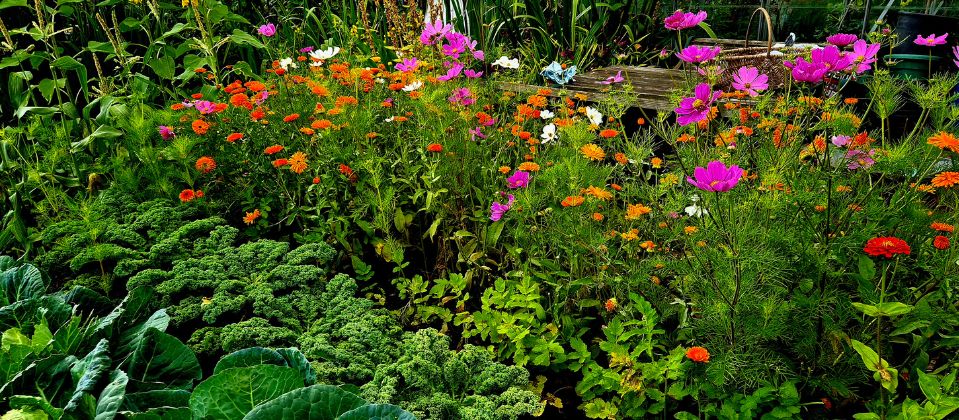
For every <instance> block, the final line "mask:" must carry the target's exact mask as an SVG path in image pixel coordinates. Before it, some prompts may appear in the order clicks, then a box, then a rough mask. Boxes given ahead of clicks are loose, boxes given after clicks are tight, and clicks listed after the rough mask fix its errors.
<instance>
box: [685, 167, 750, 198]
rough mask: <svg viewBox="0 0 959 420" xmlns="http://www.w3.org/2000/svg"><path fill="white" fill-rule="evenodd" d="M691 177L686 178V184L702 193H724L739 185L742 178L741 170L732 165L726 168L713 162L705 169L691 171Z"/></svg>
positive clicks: (697, 168) (698, 168)
mask: <svg viewBox="0 0 959 420" xmlns="http://www.w3.org/2000/svg"><path fill="white" fill-rule="evenodd" d="M693 176H694V177H695V179H694V178H692V177H688V176H687V177H686V182H688V183H690V184H693V185H694V186H695V187H696V188H699V189H701V190H703V191H712V192H726V191H729V190H731V189H733V187H735V186H736V184H738V183H739V180H740V178H742V177H743V170H742V168H740V167H738V166H736V165H733V166H730V167H728V168H727V167H726V164H725V163H722V162H721V161H718V160H714V161H712V162H709V163H708V164H706V167H705V168H703V167H702V166H697V167H696V169H695V170H694V171H693Z"/></svg>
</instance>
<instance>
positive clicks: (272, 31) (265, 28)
mask: <svg viewBox="0 0 959 420" xmlns="http://www.w3.org/2000/svg"><path fill="white" fill-rule="evenodd" d="M256 32H257V33H259V34H260V35H263V36H265V37H271V36H273V35H276V25H274V24H272V23H267V24H266V25H261V26H260V27H259V28H256Z"/></svg>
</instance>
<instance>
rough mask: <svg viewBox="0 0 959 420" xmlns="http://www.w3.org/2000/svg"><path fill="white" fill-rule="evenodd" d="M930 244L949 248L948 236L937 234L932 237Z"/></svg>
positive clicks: (938, 247) (940, 247)
mask: <svg viewBox="0 0 959 420" xmlns="http://www.w3.org/2000/svg"><path fill="white" fill-rule="evenodd" d="M932 246H934V247H936V249H949V238H947V237H945V236H942V235H938V236H936V239H933V241H932Z"/></svg>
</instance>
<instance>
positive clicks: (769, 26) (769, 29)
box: [745, 7, 773, 56]
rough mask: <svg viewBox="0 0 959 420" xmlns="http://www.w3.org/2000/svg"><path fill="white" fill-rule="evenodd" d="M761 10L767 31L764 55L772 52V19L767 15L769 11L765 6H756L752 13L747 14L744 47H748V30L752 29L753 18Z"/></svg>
mask: <svg viewBox="0 0 959 420" xmlns="http://www.w3.org/2000/svg"><path fill="white" fill-rule="evenodd" d="M760 12H762V14H763V17H764V18H766V30H767V32H768V34H767V37H766V55H767V56H768V55H769V54H771V53H772V52H773V20H772V18H770V17H769V12H768V11H766V9H765V8H762V7H757V8H756V10H753V14H751V15H749V23H748V24H747V25H746V41H745V43H746V45H745V47H746V48H749V30H750V29H752V25H753V18H754V17H756V13H760Z"/></svg>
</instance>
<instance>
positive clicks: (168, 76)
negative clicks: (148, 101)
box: [145, 55, 176, 80]
mask: <svg viewBox="0 0 959 420" xmlns="http://www.w3.org/2000/svg"><path fill="white" fill-rule="evenodd" d="M145 63H146V65H147V66H148V67H150V68H151V69H153V72H154V73H156V74H157V76H160V77H161V78H163V79H165V80H172V79H173V77H174V76H176V73H175V72H176V62H174V61H173V57H170V56H168V55H163V56H160V57H159V58H148V59H147V60H146V61H145Z"/></svg>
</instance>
